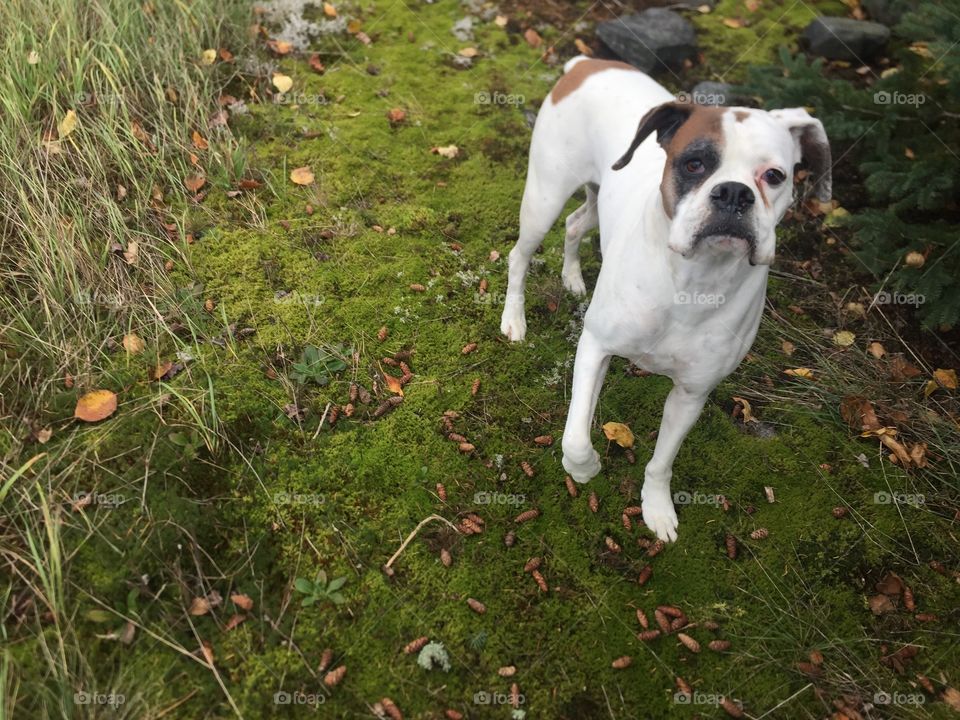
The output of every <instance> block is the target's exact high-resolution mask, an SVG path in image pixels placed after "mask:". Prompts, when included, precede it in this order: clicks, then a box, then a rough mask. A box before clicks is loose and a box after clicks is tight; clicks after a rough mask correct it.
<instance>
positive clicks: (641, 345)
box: [500, 57, 831, 541]
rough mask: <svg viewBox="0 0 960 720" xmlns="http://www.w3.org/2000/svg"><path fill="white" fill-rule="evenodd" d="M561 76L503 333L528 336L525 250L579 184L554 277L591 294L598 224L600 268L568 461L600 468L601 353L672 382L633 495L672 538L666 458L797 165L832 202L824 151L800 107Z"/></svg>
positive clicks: (757, 281) (747, 301) (532, 179)
mask: <svg viewBox="0 0 960 720" xmlns="http://www.w3.org/2000/svg"><path fill="white" fill-rule="evenodd" d="M564 70H565V74H564V75H563V77H561V78H560V80H559V81H558V82H557V84H556V86H555V87H554V88H553V90H552V91H551V93H550V96H549V97H548V98H547V99H546V100H545V101H544V103H543V107H542V108H541V110H540V113H539V115H538V116H537V122H536V126H535V127H534V131H533V139H532V141H531V145H530V164H529V169H528V171H527V182H526V187H525V189H524V192H523V202H522V204H521V206H520V235H519V238H518V240H517V244H516V246H515V247H514V248H513V250H512V251H511V252H510V270H509V283H508V287H507V296H506V303H505V306H504V309H503V318H502V321H501V325H500V329H501V331H502V332H503V333H504V334H505V335H506V336H507V337H508V338H510V340H514V341H519V340H523V339H524V335H525V334H526V320H525V318H524V300H523V294H524V285H525V280H526V274H527V268H528V267H529V264H530V258H531V256H532V255H533V253H534V251H535V250H536V249H537V247H538V246H539V245H540V242H541V241H542V240H543V237H544V235H545V234H546V233H547V231H548V230H550V228H551V226H552V225H553V223H554V222H555V221H556V219H557V216H558V215H559V214H560V212H561V210H562V209H563V206H564V204H565V203H566V201H567V200H568V199H569V198H570V196H571V195H572V194H573V193H574V192H575V191H576V189H577V188H579V187H580V186H585V187H586V196H587V200H586V202H585V203H584V204H583V205H582V206H581V207H579V208H578V209H577V210H576V211H575V212H573V213H571V215H570V216H569V217H567V221H566V228H567V231H566V240H565V242H564V260H563V284H564V286H565V287H566V288H567V289H568V290H569V291H570V292H572V293H574V294H577V295H582V294H584V293H585V292H586V288H585V286H584V283H583V277H582V276H581V273H580V260H579V256H578V249H579V245H580V240H581V239H582V238H583V236H584V235H585V234H586V233H587V232H589V231H590V230H592V229H593V228H596V227H597V226H598V225H599V227H600V248H601V252H602V256H603V265H602V268H601V270H600V276H599V278H598V279H597V285H596V288H595V289H594V292H593V299H592V300H591V302H590V307H589V309H588V310H587V313H586V316H585V317H584V323H583V334H582V335H581V336H580V342H579V344H578V345H577V357H576V364H575V366H574V373H573V395H572V398H571V401H570V409H569V411H568V414H567V424H566V428H565V429H564V431H563V467H564V468H566V470H567V472H568V473H570V475H571V476H572V477H573V479H574V480H576V481H577V482H580V483H585V482H587V481H588V480H590V478H592V477H593V476H594V475H596V474H597V473H598V472H599V471H600V458H599V455H598V454H597V452H596V450H594V448H593V445H592V444H591V440H590V428H591V424H592V422H593V414H594V410H595V408H596V404H597V397H598V396H599V394H600V386H601V385H602V383H603V378H604V375H605V374H606V370H607V365H608V364H609V361H610V357H611V356H612V355H619V356H622V357H626V358H628V359H630V360H631V361H633V362H634V363H636V364H637V365H638V366H640V367H641V368H643V369H645V370H648V371H650V372H654V373H659V374H662V375H667V376H668V377H670V378H671V379H672V380H673V389H672V390H671V391H670V394H669V395H668V396H667V401H666V404H665V405H664V408H663V419H662V421H661V424H660V432H659V435H658V436H657V444H656V448H655V450H654V453H653V457H652V458H651V459H650V462H649V463H648V464H647V466H646V470H645V472H644V482H643V490H642V492H641V497H642V500H643V517H644V520H645V522H646V524H647V525H648V526H649V527H650V528H651V529H652V530H653V531H654V532H655V533H656V534H657V536H658V537H659V538H661V539H662V540H665V541H673V540H675V539H676V537H677V515H676V512H675V511H674V508H673V502H672V499H671V495H670V478H671V475H672V468H673V461H674V458H675V457H676V455H677V451H678V450H679V448H680V443H681V442H682V441H683V439H684V437H686V435H687V433H688V432H689V430H690V428H691V427H692V426H693V424H694V423H695V422H696V420H697V417H698V416H699V415H700V412H701V410H702V409H703V406H704V403H705V402H706V400H707V396H708V395H709V393H710V391H711V390H713V389H714V388H715V387H716V386H717V384H718V383H719V382H720V381H721V380H722V379H723V378H724V377H726V376H727V375H729V374H730V373H731V372H733V370H734V369H735V368H736V367H737V366H738V365H739V364H740V361H741V360H742V359H743V357H744V356H745V355H746V354H747V351H748V350H749V349H750V346H751V344H752V343H753V339H754V337H755V335H756V333H757V327H758V325H759V324H760V315H761V312H762V311H763V305H764V297H765V292H766V285H767V271H768V268H769V265H770V263H771V262H772V261H773V258H774V250H775V240H776V238H775V234H774V228H775V227H776V225H777V223H778V222H779V220H780V218H781V217H783V214H784V213H785V212H786V210H787V208H788V207H789V206H790V205H791V203H792V201H793V186H794V183H793V174H794V167H795V165H797V164H798V163H800V161H801V159H802V160H803V161H804V162H805V164H806V166H807V167H808V168H809V170H810V174H811V178H812V180H813V181H814V183H815V189H816V191H817V195H818V197H819V198H820V199H821V200H822V201H824V202H826V201H828V200H829V199H830V184H831V180H830V146H829V144H828V142H827V137H826V134H825V133H824V130H823V125H822V124H821V123H820V121H819V120H816V119H814V118H812V117H811V116H810V115H809V114H807V112H806V111H805V110H803V109H802V108H796V109H790V110H775V111H772V112H765V111H762V110H753V109H749V108H724V107H705V106H698V105H690V104H683V103H678V102H674V98H673V96H672V95H671V94H670V93H669V92H668V91H667V90H666V89H664V88H663V87H661V86H660V85H658V84H657V83H656V82H654V81H653V80H652V79H650V78H649V77H648V76H647V75H645V74H643V73H642V72H640V71H639V70H636V69H635V68H633V67H631V66H630V65H626V64H624V63H619V62H611V61H603V60H591V59H587V58H584V57H577V58H574V59H573V60H571V61H570V62H568V63H567V64H566V66H565V68H564ZM638 120H639V121H640V124H639V127H637V121H638ZM652 134H656V139H654V138H649V139H648V136H650V135H652Z"/></svg>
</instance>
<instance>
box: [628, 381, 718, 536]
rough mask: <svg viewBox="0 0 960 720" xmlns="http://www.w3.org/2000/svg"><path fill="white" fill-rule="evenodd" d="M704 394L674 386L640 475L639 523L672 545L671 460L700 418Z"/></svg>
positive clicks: (674, 515)
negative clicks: (648, 456) (648, 458)
mask: <svg viewBox="0 0 960 720" xmlns="http://www.w3.org/2000/svg"><path fill="white" fill-rule="evenodd" d="M707 395H709V391H707V392H699V391H692V390H688V389H686V388H684V387H682V386H680V385H674V386H673V390H671V391H670V394H669V395H667V401H666V403H665V404H664V406H663V419H662V420H661V421H660V432H659V434H658V435H657V446H656V448H655V449H654V451H653V457H652V458H650V462H648V463H647V468H646V470H645V471H644V476H643V490H641V492H640V496H641V498H642V499H643V521H644V522H645V523H646V524H647V527H649V528H650V529H651V530H653V532H655V533H656V535H657V537H658V538H660V539H661V540H664V541H669V542H673V541H674V540H676V539H677V513H676V511H675V510H674V508H673V498H672V497H671V495H670V479H671V477H672V476H673V461H674V459H675V458H676V457H677V451H678V450H679V449H680V443H682V442H683V439H684V438H685V437H686V436H687V433H688V432H690V428H692V427H693V424H694V423H695V422H696V421H697V418H698V417H700V412H701V411H702V410H703V406H704V404H705V403H706V402H707Z"/></svg>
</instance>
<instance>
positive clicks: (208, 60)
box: [200, 48, 217, 65]
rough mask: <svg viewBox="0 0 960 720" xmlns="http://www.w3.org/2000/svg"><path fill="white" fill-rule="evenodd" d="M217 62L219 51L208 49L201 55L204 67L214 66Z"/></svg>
mask: <svg viewBox="0 0 960 720" xmlns="http://www.w3.org/2000/svg"><path fill="white" fill-rule="evenodd" d="M216 61H217V51H216V50H214V49H213V48H208V49H207V50H204V51H203V54H201V55H200V62H201V63H203V64H204V65H213V64H214V63H215V62H216Z"/></svg>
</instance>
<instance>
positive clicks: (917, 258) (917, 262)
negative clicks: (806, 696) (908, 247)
mask: <svg viewBox="0 0 960 720" xmlns="http://www.w3.org/2000/svg"><path fill="white" fill-rule="evenodd" d="M903 261H904V262H905V263H906V264H907V265H909V266H910V267H912V268H918V267H923V264H924V263H925V262H926V261H927V259H926V258H925V257H924V256H923V253H918V252H917V251H916V250H914V251H913V252H908V253H907V256H906V257H905V258H904V259H903Z"/></svg>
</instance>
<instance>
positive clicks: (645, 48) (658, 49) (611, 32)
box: [597, 8, 697, 72]
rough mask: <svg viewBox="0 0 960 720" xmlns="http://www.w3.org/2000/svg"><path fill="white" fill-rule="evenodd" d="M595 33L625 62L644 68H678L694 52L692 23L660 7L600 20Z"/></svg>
mask: <svg viewBox="0 0 960 720" xmlns="http://www.w3.org/2000/svg"><path fill="white" fill-rule="evenodd" d="M597 35H599V36H600V39H601V40H603V42H604V44H605V45H606V46H607V47H609V48H610V49H611V50H613V52H614V53H616V54H617V55H618V56H619V57H620V58H622V59H623V60H624V61H625V62H628V63H630V64H631V65H633V66H635V67H637V68H639V69H641V70H643V71H644V72H655V71H657V70H663V69H664V66H666V67H668V68H679V67H681V66H682V65H683V61H684V60H687V59H688V58H692V57H694V56H695V55H696V54H697V35H696V32H695V31H694V29H693V25H691V24H690V23H689V22H688V21H687V20H685V19H684V18H682V17H680V16H679V15H677V14H676V13H675V12H672V11H670V10H665V9H663V8H650V9H649V10H644V11H643V12H642V13H640V14H638V15H627V16H625V17H621V18H617V19H616V20H608V21H607V22H604V23H600V25H598V26H597Z"/></svg>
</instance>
